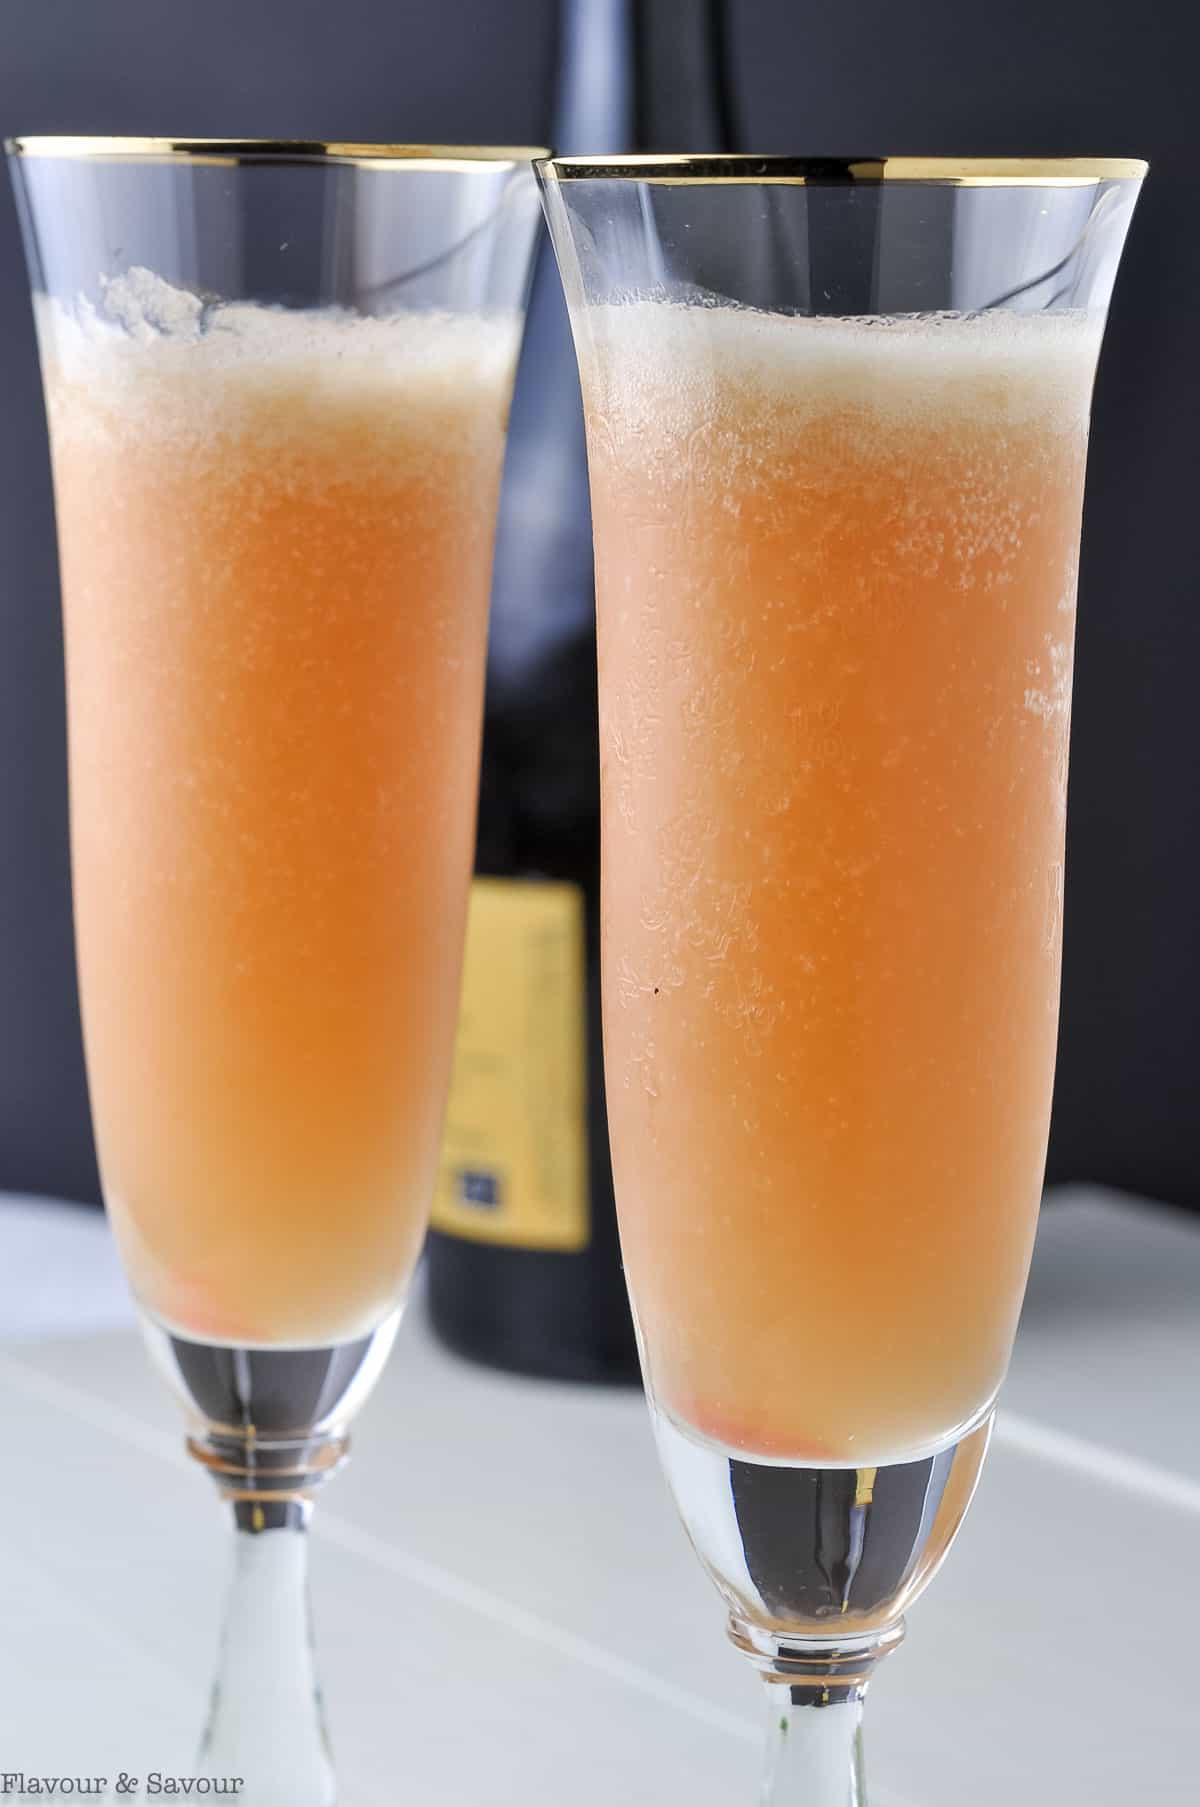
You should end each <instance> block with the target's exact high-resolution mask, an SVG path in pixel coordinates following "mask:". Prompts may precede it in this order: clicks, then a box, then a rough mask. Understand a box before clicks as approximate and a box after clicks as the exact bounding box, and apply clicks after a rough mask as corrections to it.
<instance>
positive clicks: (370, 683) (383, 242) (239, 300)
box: [14, 140, 537, 1807]
mask: <svg viewBox="0 0 1200 1807" xmlns="http://www.w3.org/2000/svg"><path fill="white" fill-rule="evenodd" d="M14 168H15V173H16V177H17V186H18V192H19V195H20V199H21V202H22V207H23V213H24V218H25V226H26V236H27V245H28V250H29V259H30V266H31V273H32V279H33V287H34V307H35V313H36V318H37V326H38V336H39V342H40V347H41V356H42V367H43V376H44V382H45V390H46V401H47V413H48V418H49V424H50V433H51V443H52V451H53V465H54V483H55V497H56V506H57V518H58V531H59V546H60V556H61V569H62V589H63V610H64V621H65V638H66V653H67V676H68V703H69V717H70V779H71V829H72V862H73V875H74V887H75V910H76V931H77V944H78V958H79V977H80V991H81V998H82V1006H83V1018H84V1030H85V1038H86V1044H87V1056H88V1074H89V1082H90V1088H91V1098H92V1110H93V1116H94V1121H95V1128H96V1139H97V1144H98V1149H99V1156H100V1163H101V1170H102V1173H103V1179H104V1189H105V1195H106V1199H107V1202H108V1207H109V1211H110V1214H111V1217H112V1221H113V1226H114V1229H115V1232H116V1235H117V1239H118V1242H119V1245H120V1249H121V1254H122V1258H123V1260H124V1262H125V1265H126V1268H127V1271H128V1274H129V1277H130V1281H131V1283H132V1286H133V1289H134V1292H135V1295H136V1297H137V1300H138V1303H139V1305H140V1307H141V1309H142V1313H143V1316H144V1322H145V1326H146V1330H147V1335H148V1337H149V1339H150V1341H151V1344H152V1346H153V1347H154V1349H155V1351H156V1353H157V1354H158V1355H159V1356H160V1357H161V1359H162V1361H163V1362H164V1364H165V1365H166V1367H167V1369H168V1371H169V1373H170V1374H171V1376H172V1378H173V1379H174V1381H175V1382H176V1384H177V1386H178V1388H179V1389H180V1390H181V1391H182V1393H183V1395H184V1398H185V1400H186V1402H187V1404H188V1406H189V1407H190V1410H191V1415H192V1419H193V1435H192V1438H191V1448H192V1451H193V1453H194V1454H195V1455H196V1456H198V1458H199V1459H200V1460H201V1461H202V1462H203V1463H204V1464H205V1465H206V1466H207V1467H209V1468H210V1470H211V1471H212V1472H213V1473H214V1475H215V1476H216V1478H217V1479H218V1481H219V1483H220V1485H221V1487H222V1490H223V1491H224V1492H225V1494H226V1495H227V1496H228V1497H229V1498H230V1499H231V1500H232V1501H233V1503H234V1508H235V1517H236V1523H237V1526H238V1529H239V1533H240V1535H239V1536H238V1539H237V1562H236V1577H235V1586H234V1591H233V1598H232V1605H231V1608H230V1613H229V1617H228V1620H227V1627H226V1637H225V1653H224V1657H223V1662H222V1673H221V1677H220V1680H219V1682H218V1688H217V1691H216V1694H215V1696H214V1707H213V1714H212V1720H211V1724H210V1727H209V1731H208V1735H207V1745H206V1755H205V1766H206V1768H208V1769H209V1770H211V1771H212V1772H213V1773H215V1774H221V1775H230V1774H233V1775H244V1776H246V1777H247V1779H248V1784H249V1786H250V1787H251V1789H252V1793H251V1794H248V1795H247V1797H246V1798H248V1799H253V1801H255V1802H268V1801H269V1802H271V1803H275V1802H278V1803H280V1807H282V1804H283V1803H286V1804H287V1807H306V1804H307V1803H309V1802H324V1801H327V1800H331V1799H332V1797H333V1781H332V1773H331V1771H330V1769H329V1765H328V1758H327V1754H326V1753H325V1749H324V1736H323V1731H322V1729H321V1725H320V1716H319V1708H318V1706H317V1703H316V1699H315V1692H314V1686H313V1681H312V1672H311V1658H310V1656H309V1652H308V1636H307V1628H306V1617H305V1613H306V1609H305V1604H304V1543H303V1539H302V1537H300V1536H298V1535H297V1533H298V1532H302V1531H303V1529H304V1527H305V1524H306V1522H307V1516H308V1508H309V1500H310V1496H311V1493H312V1490H313V1488H314V1486H315V1485H316V1483H317V1482H318V1481H319V1480H320V1479H321V1478H322V1477H323V1476H324V1475H326V1474H327V1473H328V1472H330V1471H331V1470H332V1468H334V1467H335V1466H336V1465H337V1463H338V1462H339V1461H340V1459H341V1458H342V1456H343V1454H344V1452H345V1448H346V1434H345V1427H346V1423H347V1421H348V1419H349V1417H350V1416H351V1414H352V1412H353V1411H354V1410H355V1409H356V1407H357V1406H358V1404H360V1403H361V1400H362V1398H363V1397H364V1395H365V1393H366V1391H367V1390H368V1388H369V1386H370V1384H371V1381H372V1380H373V1378H374V1376H375V1375H376V1373H377V1372H378V1369H379V1366H380V1364H381V1362H382V1360H383V1358H384V1356H385V1355H386V1352H387V1348H388V1346H389V1344H390V1341H391V1338H392V1336H393V1334H394V1331H395V1326H396V1321H397V1318H398V1314H399V1310H400V1306H401V1304H402V1301H403V1296H404V1293H405V1290H406V1288H407V1286H408V1283H409V1280H410V1279H411V1276H412V1272H413V1268H414V1265H415V1263H416V1258H417V1254H418V1251H419V1248H420V1243H421V1239H422V1236H423V1234H424V1229H425V1219H426V1213H427V1209H428V1204H429V1199H430V1197H431V1193H432V1186H433V1178H434V1170H435V1163H436V1159H437V1152H438V1140H439V1134H440V1128H441V1115H442V1110H443V1107H444V1101H445V1092H446V1087H447V1081H448V1074H449V1065H450V1058H451V1049H452V1040H453V1033H454V1026H455V1015H456V1006H457V988H458V976H459V965H460V960H461V953H462V940H463V925H464V915H465V908H466V898H467V884H468V877H469V872H470V866H471V853H472V833H473V824H474V800H475V786H476V779H477V769H478V755H479V733H480V718H481V703H482V685H483V660H484V650H485V639H486V613H487V600H488V584H489V573H490V563H491V542H492V528H493V516H494V509H495V500H496V494H497V487H498V482H499V475H500V466H501V458H502V451H503V439H504V422H505V415H506V410H507V405H508V398H509V392H510V388H511V383H512V376H513V368H514V362H515V357H516V351H517V344H518V338H519V329H520V311H521V306H522V302H523V296H524V291H525V284H526V274H527V265H528V259H529V253H530V247H531V243H532V239H533V234H534V228H535V224H536V219H537V207H536V193H535V189H534V184H533V179H532V174H531V172H530V170H529V167H528V162H527V158H526V156H524V155H523V154H522V153H521V152H518V151H511V152H508V151H498V152H489V151H471V152H465V151H464V152H459V151H423V152H413V151H410V150H407V149H406V150H403V151H399V150H390V149H386V148H381V147H356V146H331V147H321V146H317V145H308V146H278V145H244V146H237V147H232V146H228V145H222V144H199V145H193V146H190V147H183V146H178V145H165V144H161V143H150V144H145V143H137V142H128V141H125V142H123V141H103V140H97V141H92V142H89V143H77V142H66V143H64V142H62V141H44V140H32V141H27V142H25V143H23V144H21V145H20V146H19V147H16V161H15V164H14Z"/></svg>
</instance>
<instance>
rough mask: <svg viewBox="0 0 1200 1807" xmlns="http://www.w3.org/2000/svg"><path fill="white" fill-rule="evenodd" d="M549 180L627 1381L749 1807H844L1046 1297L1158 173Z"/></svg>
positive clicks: (575, 173)
mask: <svg viewBox="0 0 1200 1807" xmlns="http://www.w3.org/2000/svg"><path fill="white" fill-rule="evenodd" d="M540 172H541V175H542V179H543V187H544V196H545V204H546V208H547V213H548V217H549V220H550V224H551V229H552V232H553V235H554V239H555V244H556V249H557V253H558V257H559V262H560V266H561V268H562V272H563V277H564V283H565V287H566V292H567V297H568V301H569V303H570V307H571V312H572V319H573V326H574V331H575V339H576V347H577V351H578V356H579V363H580V369H581V375H582V379H583V388H584V398H585V408H586V412H587V425H588V449H589V462H590V470H591V487H592V509H593V521H594V533H595V541H596V568H597V597H598V610H599V653H600V693H601V736H602V760H603V774H604V799H603V807H604V815H603V834H604V892H603V909H604V925H603V960H604V1007H605V1021H604V1029H605V1053H606V1065H607V1091H608V1109H609V1118H610V1125H611V1131H612V1143H613V1164H614V1172H615V1176H616V1185H617V1199H618V1208H619V1213H620V1219H621V1234H622V1244H623V1249H624V1255H625V1261H626V1265H627V1271H628V1276H629V1283H630V1289H631V1293H632V1297H633V1301H634V1305H635V1310H636V1315H637V1319H638V1325H639V1334H640V1339H641V1348H642V1357H643V1366H644V1371H645V1376H646V1381H647V1386H648V1389H649V1392H650V1395H651V1399H652V1404H653V1410H654V1415H655V1424H656V1430H657V1435H658V1439H659V1445H660V1450H661V1454H662V1458H663V1461H664V1465H665V1468H666V1471H667V1475H668V1478H669V1481H670V1483H671V1486H672V1488H673V1491H674V1493H675V1497H676V1500H677V1503H678V1505H679V1507H680V1510H681V1512H682V1515H683V1518H684V1520H685V1523H686V1524H687V1527H688V1530H689V1532H690V1534H691V1536H692V1539H693V1542H694V1543H695V1545H696V1548H697V1551H698V1553H699V1555H700V1557H701V1559H702V1561H703V1562H704V1563H705V1565H706V1566H707V1568H708V1569H709V1571H710V1573H711V1574H712V1575H713V1577H714V1579H715V1580H716V1582H717V1584H718V1586H719V1587H720V1588H721V1590H722V1592H723V1594H724V1596H725V1598H726V1601H727V1602H728V1604H729V1607H730V1609H731V1614H732V1619H731V1629H732V1635H733V1637H734V1639H735V1642H737V1643H738V1644H739V1645H740V1646H742V1647H743V1648H745V1649H746V1650H748V1651H749V1652H750V1653H751V1654H752V1655H753V1656H754V1657H755V1659H756V1661H757V1662H758V1663H759V1664H760V1666H761V1667H762V1669H763V1671H764V1673H765V1674H766V1675H767V1677H768V1680H769V1681H770V1682H771V1683H772V1684H773V1687H772V1696H773V1700H772V1721H771V1723H772V1727H773V1731H772V1741H771V1749H770V1753H769V1760H768V1781H767V1785H766V1787H767V1793H766V1797H765V1798H767V1799H769V1800H776V1799H780V1800H782V1799H785V1798H788V1789H789V1787H790V1786H791V1784H790V1783H789V1782H788V1777H789V1776H794V1777H795V1779H796V1781H795V1785H796V1787H797V1788H799V1786H800V1783H801V1781H802V1780H803V1782H804V1783H806V1785H807V1787H808V1789H809V1790H810V1792H809V1793H808V1794H807V1795H804V1794H801V1793H797V1795H796V1797H795V1798H797V1799H801V1798H804V1799H809V1800H812V1801H819V1802H822V1803H824V1802H828V1803H830V1807H832V1804H834V1803H837V1804H839V1807H842V1804H844V1803H847V1802H854V1801H860V1800H861V1799H862V1798H863V1796H862V1789H863V1786H864V1784H863V1780H862V1771H861V1750H860V1745H859V1739H858V1730H857V1728H858V1715H859V1711H860V1702H861V1696H862V1692H863V1689H864V1688H865V1685H866V1681H867V1678H868V1676H869V1673H870V1670H871V1667H872V1665H873V1663H874V1661H875V1660H876V1659H877V1657H878V1655H879V1654H880V1653H881V1652H882V1651H883V1650H885V1649H886V1648H888V1647H889V1646H890V1644H891V1643H893V1642H895V1641H896V1639H897V1638H898V1636H899V1635H900V1629H901V1614H902V1611H903V1609H904V1607H905V1605H906V1604H907V1602H908V1601H909V1600H910V1599H911V1598H912V1597H913V1596H914V1595H915V1593H916V1592H917V1591H918V1589H919V1588H920V1587H921V1586H922V1585H923V1584H924V1581H925V1580H926V1579H927V1578H928V1576H929V1575H930V1574H931V1573H932V1570H933V1568H934V1567H935V1566H936V1565H937V1562H938V1561H939V1560H940V1558H941V1556H942V1554H944V1551H945V1549H946V1547H947V1545H948V1543H949V1541H950V1539H951V1538H952V1536H953V1534H954V1532H955V1530H956V1529H957V1526H958V1523H959V1520H960V1519H961V1516H962V1514H963V1512H964V1511H965V1509H966V1505H967V1503H968V1501H969V1498H970V1494H971V1491H972V1488H973V1486H974V1482H975V1479H976V1477H977V1474H978V1471H979V1466H980V1463H981V1461H982V1458H983V1454H984V1450H985V1447H986V1441H987V1434H988V1427H989V1424H990V1414H991V1411H992V1407H993V1403H994V1400H995V1397H996V1393H997V1389H998V1388H999V1386H1000V1383H1001V1380H1002V1378H1003V1375H1004V1370H1005V1366H1006V1364H1007V1361H1008V1356H1009V1351H1010V1348H1011V1345H1012V1338H1013V1332H1014V1329H1015V1325H1016V1319H1017V1314H1018V1311H1019V1308H1020V1302H1021V1294H1022V1289H1023V1286H1024V1281H1025V1274H1026V1269H1027V1265H1028V1260H1029V1254H1030V1247H1031V1243H1032V1238H1033V1232H1034V1224H1035V1218H1036V1212H1037V1204H1038V1197H1039V1194H1040V1190H1041V1183H1042V1174H1043V1165H1044V1160H1045V1152H1046V1137H1047V1128H1048V1122H1049V1112H1050V1095H1051V1084H1052V1077H1053V1066H1054V1047H1055V1033H1056V1024H1057V1010H1058V988H1059V960H1060V944H1061V916H1062V884H1063V836H1064V824H1065V807H1066V777H1067V740H1068V725H1069V716H1070V698H1071V667H1072V646H1073V634H1074V612H1075V588H1076V572H1077V565H1078V547H1079V528H1080V513H1081V506H1082V498H1083V480H1084V466H1085V455H1086V445H1087V431H1088V410H1089V405H1090V396H1091V387H1092V379H1093V374H1094V370H1095V363H1096V356H1097V352H1098V350H1099V345H1100V337H1101V332H1102V329H1103V323H1104V314H1105V309H1106V306H1107V303H1108V299H1109V294H1110V291H1111V286H1112V279H1113V275H1114V273H1115V266H1116V262H1117V258H1118V256H1119V253H1120V249H1121V245H1122V242H1123V238H1124V233H1125V230H1126V226H1127V224H1128V220H1129V215H1130V211H1131V208H1132V206H1133V202H1134V200H1135V198H1136V194H1137V189H1138V185H1139V180H1140V176H1141V174H1142V173H1143V172H1142V166H1140V165H1132V164H1125V165H1121V164H1108V165H1105V164H1086V165H1083V164H1058V165H1042V166H1034V165H1029V164H1015V165H999V166H979V165H969V164H967V165H950V164H929V163H923V164H914V163H911V162H906V161H905V160H899V161H896V160H889V161H888V162H887V163H881V162H876V163H869V164H858V165H835V164H821V165H812V164H810V165H801V164H797V163H794V162H789V161H785V160H774V159H767V160H765V161H764V160H761V159H749V158H747V159H701V160H690V161H688V160H683V159H665V158H664V159H628V160H621V159H618V160H616V162H615V163H612V164H607V165H603V166H597V165H588V164H587V163H585V162H584V161H583V160H571V159H568V160H565V161H561V162H558V163H553V162H551V163H547V164H543V165H541V166H540ZM781 1701H782V1702H783V1703H784V1704H783V1707H782V1709H781V1706H780V1702H781ZM789 1702H790V1706H791V1707H793V1708H795V1709H796V1710H795V1711H794V1712H792V1711H790V1710H789ZM814 1706H816V1707H839V1708H843V1709H845V1710H844V1711H840V1712H838V1713H836V1714H833V1715H828V1714H826V1715H822V1714H814V1713H812V1712H810V1711H809V1709H810V1708H811V1707H814Z"/></svg>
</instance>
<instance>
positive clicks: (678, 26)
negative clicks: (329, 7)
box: [427, 0, 731, 1381]
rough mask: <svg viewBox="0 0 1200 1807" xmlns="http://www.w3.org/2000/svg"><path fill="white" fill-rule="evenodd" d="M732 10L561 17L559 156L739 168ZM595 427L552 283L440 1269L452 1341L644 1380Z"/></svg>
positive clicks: (531, 364)
mask: <svg viewBox="0 0 1200 1807" xmlns="http://www.w3.org/2000/svg"><path fill="white" fill-rule="evenodd" d="M722 26H723V11H722V7H721V5H720V3H719V0H698V3H697V4H696V5H695V6H694V7H687V8H683V9H680V8H679V7H678V6H677V5H676V4H675V0H638V4H636V5H633V4H631V0H565V3H564V5H563V7H562V10H561V33H560V43H561V47H562V54H561V57H560V74H559V106H558V109H557V120H556V135H555V136H556V144H557V146H558V148H559V149H560V150H562V151H563V152H568V151H572V150H574V151H586V152H587V153H588V154H598V153H603V152H604V151H606V150H622V149H625V148H627V146H628V145H629V144H630V143H631V142H636V143H637V144H638V145H639V146H640V147H642V148H647V149H649V148H655V149H666V150H677V149H679V148H687V149H690V150H721V149H726V148H728V144H727V139H728V136H729V133H730V130H731V127H730V124H729V102H728V97H727V93H726V88H725V59H724V55H723V44H722V38H723V31H722ZM595 656H596V640H595V600H594V594H593V588H592V558H591V528H590V515H589V511H588V499H587V473H586V457H585V449H584V436H583V414H582V406H581V403H580V398H579V383H578V377H577V374H576V365H575V358H574V352H573V349H572V346H571V341H570V332H569V327H568V324H567V317H566V309H565V305H564V303H563V299H562V291H561V285H560V283H559V279H558V273H557V271H556V269H555V267H554V263H553V259H552V257H551V254H550V249H549V246H548V245H544V246H543V249H542V252H541V255H540V258H539V261H538V265H537V269H536V272H535V276H534V288H533V294H532V297H531V302H530V309H529V316H528V321H527V325H526V334H525V347H524V351H523V354H522V360H521V367H520V370H519V371H518V375H517V386H516V393H515V395H514V399H513V410H512V416H511V421H510V427H509V445H508V458H507V462H506V468H505V479H504V488H503V491H502V496H501V506H500V523H499V530H498V535H497V544H496V572H495V580H494V583H493V590H492V636H491V644H490V653H489V667H488V693H487V706H486V713H485V722H484V746H483V770H482V780H481V787H480V807H479V837H478V846H477V854H476V873H477V877H476V881H475V885H474V887H473V891H472V898H471V912H470V923H469V927H468V935H467V953H466V963H465V970H464V977H463V1004H462V1012H461V1017H460V1024H459V1040H458V1048H457V1053H456V1060H455V1071H454V1079H453V1082H452V1086H451V1095H450V1104H449V1110H448V1113H447V1128H446V1137H445V1143H444V1147H443V1154H442V1164H441V1170H440V1174H439V1179H438V1188H437V1195H436V1199H435V1204H434V1211H433V1228H432V1231H431V1233H430V1238H429V1252H428V1262H427V1276H428V1299H429V1308H430V1314H431V1318H432V1322H433V1326H434V1329H435V1331H436V1332H437V1334H438V1335H439V1336H440V1337H441V1339H442V1340H443V1341H444V1342H445V1343H447V1344H449V1345H450V1346H451V1347H452V1348H454V1349H456V1350H458V1351H459V1352H461V1353H462V1354H465V1355H468V1356H472V1357H475V1358H476V1359H478V1360H480V1361H485V1362H490V1363H492V1364H493V1365H495V1366H497V1367H502V1368H509V1369H515V1370H518V1371H521V1372H525V1373H533V1374H544V1375H554V1376H559V1377H562V1378H568V1379H576V1380H598V1381H622V1380H633V1379H635V1378H636V1376H637V1360H636V1352H635V1347H634V1339H633V1329H632V1324H631V1321H630V1316H629V1307H628V1302H627V1298H626V1293H625V1285H624V1279H623V1276H622V1273H621V1267H620V1251H619V1245H618V1241H617V1229H616V1216H615V1211H614V1207H613V1192H612V1174H611V1169H610V1166H609V1156H608V1132H607V1125H606V1120H605V1107H604V1070H603V1065H602V1059H601V1039H600V971H599V877H600V848H599V738H598V727H597V715H596V672H595Z"/></svg>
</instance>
